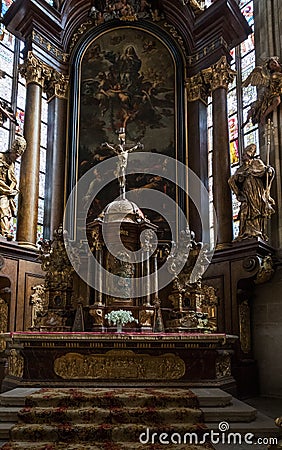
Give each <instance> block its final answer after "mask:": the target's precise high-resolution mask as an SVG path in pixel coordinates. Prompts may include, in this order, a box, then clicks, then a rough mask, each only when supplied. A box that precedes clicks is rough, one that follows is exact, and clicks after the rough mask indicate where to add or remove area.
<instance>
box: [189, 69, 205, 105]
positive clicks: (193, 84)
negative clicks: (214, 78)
mask: <svg viewBox="0 0 282 450" xmlns="http://www.w3.org/2000/svg"><path fill="white" fill-rule="evenodd" d="M185 87H186V91H187V100H188V102H195V101H196V100H201V101H202V102H203V103H204V104H205V105H207V104H208V96H209V86H208V84H207V83H205V81H204V79H203V77H202V75H201V73H197V74H196V75H194V76H193V77H190V78H187V79H186V80H185Z"/></svg>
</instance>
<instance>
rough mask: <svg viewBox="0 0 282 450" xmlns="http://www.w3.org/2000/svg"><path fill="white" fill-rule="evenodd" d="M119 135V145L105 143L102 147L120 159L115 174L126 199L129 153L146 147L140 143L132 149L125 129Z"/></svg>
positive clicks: (121, 193)
mask: <svg viewBox="0 0 282 450" xmlns="http://www.w3.org/2000/svg"><path fill="white" fill-rule="evenodd" d="M117 134H118V140H119V144H117V145H111V144H108V142H104V144H102V147H103V148H108V149H109V150H112V151H113V152H114V153H115V154H116V155H117V157H118V162H117V167H116V170H115V172H114V174H115V176H116V177H117V178H118V181H119V187H120V195H121V196H122V198H125V171H126V167H127V162H128V153H129V152H132V151H134V150H142V149H143V148H144V146H143V144H141V143H140V142H137V144H136V145H134V146H133V147H130V145H128V144H126V143H125V129H124V128H121V129H120V130H119V131H118V133H117Z"/></svg>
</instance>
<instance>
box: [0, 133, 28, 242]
mask: <svg viewBox="0 0 282 450" xmlns="http://www.w3.org/2000/svg"><path fill="white" fill-rule="evenodd" d="M25 149H26V140H25V139H24V137H22V136H19V137H17V138H16V139H15V140H14V142H13V144H12V146H11V148H10V149H9V150H8V151H7V152H3V153H2V152H0V234H1V235H2V236H5V237H6V238H7V239H8V240H11V239H13V235H12V234H11V219H12V217H14V216H15V215H16V204H15V197H16V195H18V193H19V191H18V188H17V184H18V183H17V179H16V177H15V161H16V159H17V158H19V157H20V156H21V155H22V154H23V152H24V151H25Z"/></svg>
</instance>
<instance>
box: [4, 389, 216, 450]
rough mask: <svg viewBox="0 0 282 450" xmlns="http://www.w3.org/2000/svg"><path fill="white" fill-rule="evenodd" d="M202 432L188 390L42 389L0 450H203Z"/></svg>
mask: <svg viewBox="0 0 282 450" xmlns="http://www.w3.org/2000/svg"><path fill="white" fill-rule="evenodd" d="M206 431H207V429H206V427H205V425H204V424H203V422H202V412H201V410H200V409H199V407H198V401H197V397H196V396H195V395H194V394H193V393H192V392H191V391H189V390H187V389H173V388H172V389H149V388H140V389H138V388H128V389H122V388H116V389H105V388H102V389H98V388H97V389H83V388H77V389H70V388H68V389H42V390H40V391H39V392H37V393H35V394H33V395H31V396H29V397H27V399H26V407H25V408H24V409H23V410H21V411H20V413H19V423H18V424H17V425H16V426H14V427H13V428H12V430H11V441H10V442H9V443H7V444H5V445H4V446H3V447H2V450H143V449H144V450H157V449H175V450H184V449H185V450H200V449H202V450H203V449H205V448H213V447H212V446H209V445H205V446H204V445H195V444H197V439H198V442H200V440H201V437H202V436H203V434H204V433H205V432H206ZM191 433H193V435H192V436H190V434H191ZM190 439H192V441H190Z"/></svg>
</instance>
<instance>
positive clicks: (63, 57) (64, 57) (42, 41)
mask: <svg viewBox="0 0 282 450" xmlns="http://www.w3.org/2000/svg"><path fill="white" fill-rule="evenodd" d="M31 36H32V41H33V42H36V43H37V44H39V45H40V47H43V48H44V49H45V50H47V52H48V53H51V54H52V56H53V57H54V58H56V59H57V60H59V61H62V62H64V63H65V62H67V61H68V59H69V54H68V53H64V52H62V51H61V50H59V49H58V48H57V47H55V46H54V45H53V44H52V43H51V42H50V41H48V40H47V39H46V38H45V37H44V36H42V35H41V34H40V33H39V32H38V31H34V30H33V31H32V35H31Z"/></svg>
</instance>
